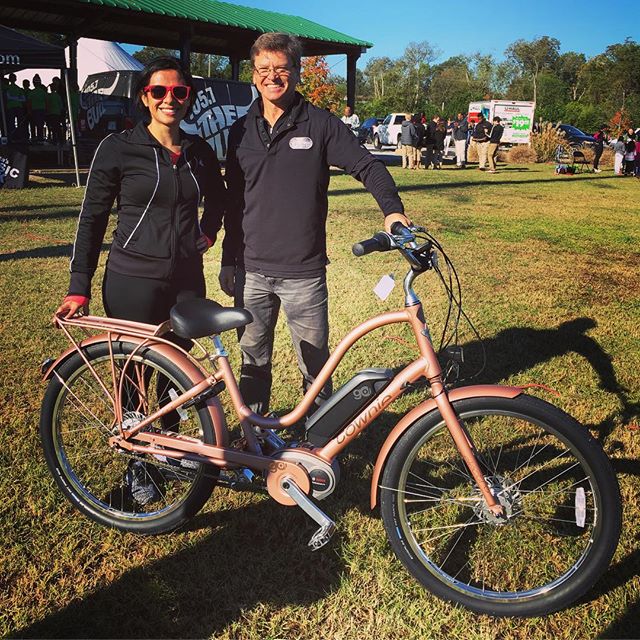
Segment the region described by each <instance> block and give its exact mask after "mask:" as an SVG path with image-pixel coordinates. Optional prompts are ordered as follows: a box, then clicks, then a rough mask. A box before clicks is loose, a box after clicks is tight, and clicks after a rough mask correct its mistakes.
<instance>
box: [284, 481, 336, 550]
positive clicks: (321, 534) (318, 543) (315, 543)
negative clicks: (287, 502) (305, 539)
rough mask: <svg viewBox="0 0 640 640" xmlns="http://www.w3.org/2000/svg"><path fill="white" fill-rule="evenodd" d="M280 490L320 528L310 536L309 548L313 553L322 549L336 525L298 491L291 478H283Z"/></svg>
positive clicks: (298, 488)
mask: <svg viewBox="0 0 640 640" xmlns="http://www.w3.org/2000/svg"><path fill="white" fill-rule="evenodd" d="M280 486H281V487H282V490H283V491H284V492H285V493H286V494H287V495H288V496H289V497H290V498H291V499H292V500H293V501H294V502H295V503H296V504H297V505H298V506H299V507H300V508H301V509H302V510H303V511H304V512H305V513H306V514H307V515H308V516H309V517H310V518H311V519H312V520H314V521H315V522H317V523H318V524H319V525H320V528H319V529H318V530H317V531H316V532H315V533H314V534H313V535H312V536H311V540H309V543H308V544H309V546H310V547H311V549H312V550H313V551H317V550H318V549H320V548H321V547H324V545H325V544H327V542H329V540H331V536H332V535H333V534H334V533H335V530H336V524H335V522H334V521H333V520H331V518H329V517H328V516H327V515H326V514H325V513H323V512H322V511H321V510H320V509H318V507H317V506H316V505H315V504H314V503H313V502H312V501H311V500H310V499H309V498H308V497H307V496H306V495H305V494H304V493H303V492H302V491H301V490H300V487H298V485H297V484H296V483H295V482H294V481H293V479H292V478H283V479H282V483H281V485H280Z"/></svg>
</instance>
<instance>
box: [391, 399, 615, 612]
mask: <svg viewBox="0 0 640 640" xmlns="http://www.w3.org/2000/svg"><path fill="white" fill-rule="evenodd" d="M453 407H454V410H455V412H456V414H457V415H458V417H459V418H460V419H461V420H462V423H463V424H464V426H465V428H466V429H467V432H468V433H469V434H470V436H471V439H472V441H473V443H474V446H475V447H476V450H477V452H478V456H479V461H480V463H481V467H482V468H483V472H484V473H485V477H486V478H487V481H488V483H489V485H490V487H492V490H493V492H494V495H496V496H497V497H498V498H499V501H500V502H501V504H503V506H504V507H505V511H506V519H505V521H504V522H503V521H500V520H496V519H495V517H492V516H491V514H490V512H488V510H487V509H486V507H485V506H484V505H485V503H484V501H483V500H482V498H481V495H480V493H479V490H477V489H476V488H475V482H473V480H472V478H471V474H470V473H469V472H468V470H467V469H466V467H465V465H464V463H463V461H462V459H461V457H460V455H459V453H458V451H457V449H456V448H455V445H454V444H453V440H452V438H451V437H450V435H449V432H448V430H447V428H446V426H445V424H444V421H443V419H442V417H441V415H440V413H439V412H438V411H434V412H431V413H430V414H428V415H426V416H423V417H422V418H420V419H419V420H417V421H416V423H414V424H413V425H412V426H411V427H410V428H409V429H408V430H407V431H406V432H405V433H404V434H403V436H402V437H401V438H400V439H399V441H398V442H397V443H396V445H395V447H394V448H393V450H392V452H391V453H390V455H389V458H388V461H387V464H386V466H385V469H384V471H383V474H382V479H381V482H380V489H379V491H380V506H381V515H382V519H383V523H384V527H385V530H386V533H387V536H388V539H389V542H390V544H391V547H392V549H393V551H394V553H395V554H396V556H397V557H398V558H399V559H400V561H401V562H402V563H403V564H404V566H405V567H406V568H407V569H408V571H409V572H410V573H411V574H412V575H413V576H414V577H415V578H416V579H417V580H418V581H419V582H420V583H421V584H422V585H423V586H424V587H426V588H427V589H428V590H429V591H431V592H432V593H434V594H435V595H437V596H439V597H440V598H443V599H445V600H448V601H451V602H454V603H457V604H460V605H462V606H464V607H466V608H468V609H470V610H472V611H475V612H477V613H484V614H489V615H492V616H527V617H528V616H537V615H545V614H549V613H551V612H553V611H557V610H559V609H563V608H565V607H567V606H568V605H569V604H571V603H572V602H574V601H575V600H577V599H578V598H579V597H580V596H582V595H583V594H585V593H586V592H587V591H588V590H589V589H590V588H591V587H592V586H593V584H594V583H595V582H596V580H598V578H599V577H600V576H601V575H602V574H603V573H604V571H605V570H606V569H607V567H608V566H609V563H610V562H611V558H612V557H613V554H614V552H615V549H616V546H617V543H618V539H619V536H620V527H621V505H620V494H619V489H618V482H617V479H616V476H615V473H614V471H613V469H612V467H611V463H610V462H609V460H608V458H607V457H606V455H605V454H604V452H603V450H602V447H601V446H600V444H599V443H598V442H597V441H596V440H595V439H594V438H593V437H592V436H591V435H590V434H589V432H588V431H587V430H586V429H585V428H584V427H582V426H581V425H580V424H579V423H578V422H577V421H576V420H574V419H573V418H572V417H571V416H569V415H568V414H566V413H565V412H563V411H561V410H560V409H558V408H557V407H555V406H553V405H551V404H549V403H547V402H545V401H543V400H540V399H538V398H533V397H531V396H526V395H524V394H523V395H520V396H517V397H515V398H512V399H508V398H494V397H482V398H470V399H464V400H460V401H458V402H455V403H453Z"/></svg>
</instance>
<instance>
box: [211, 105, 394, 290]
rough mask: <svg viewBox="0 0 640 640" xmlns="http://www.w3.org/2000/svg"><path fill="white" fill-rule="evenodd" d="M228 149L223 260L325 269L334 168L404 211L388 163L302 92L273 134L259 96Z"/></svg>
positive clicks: (287, 269)
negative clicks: (267, 125) (330, 193)
mask: <svg viewBox="0 0 640 640" xmlns="http://www.w3.org/2000/svg"><path fill="white" fill-rule="evenodd" d="M228 149H229V151H228V153H227V163H226V171H225V179H226V181H227V188H228V190H229V191H228V206H227V213H226V216H225V240H224V243H223V255H222V264H223V265H227V266H228V265H238V266H243V265H244V267H245V268H246V270H247V271H250V272H254V273H261V274H263V275H266V276H273V277H284V278H312V277H316V276H318V275H322V274H323V273H324V270H325V265H326V264H327V252H326V230H325V222H326V218H327V209H328V195H327V190H328V187H329V177H330V173H329V168H330V166H338V167H341V168H343V169H344V170H345V171H346V172H347V173H348V174H350V175H352V176H353V177H355V178H357V179H358V180H360V181H361V182H363V183H364V186H365V187H366V188H367V190H368V191H369V192H370V193H371V194H372V195H373V197H374V198H375V199H376V201H377V202H378V205H379V207H380V209H382V212H383V213H384V214H385V215H387V214H390V213H403V212H404V209H403V207H402V202H401V201H400V197H399V196H398V190H397V188H396V185H395V183H394V182H393V178H392V177H391V175H390V174H389V172H388V171H387V168H386V167H385V166H384V164H383V163H382V162H381V161H380V160H377V159H376V158H374V157H373V156H372V155H371V154H370V153H369V152H368V151H367V150H366V149H364V148H363V147H361V146H360V145H359V144H358V140H357V138H356V136H354V135H353V133H352V132H351V130H350V129H349V128H348V127H346V126H345V125H344V124H343V123H342V122H340V120H339V119H338V118H336V116H334V115H332V114H331V113H329V112H327V111H325V110H324V109H318V108H317V107H314V106H313V105H311V104H309V103H308V102H307V101H306V100H305V99H304V98H303V97H302V96H301V95H300V94H298V93H296V95H295V98H294V101H293V104H292V106H291V108H290V109H288V110H287V111H286V112H285V113H284V114H283V115H282V116H281V117H280V118H279V120H278V122H276V124H275V126H274V127H273V131H272V132H271V133H270V134H269V133H268V132H267V130H266V128H265V123H264V119H263V116H262V109H261V100H256V101H255V102H254V103H253V104H252V105H251V107H250V109H249V111H248V113H247V114H246V116H244V117H242V118H240V120H238V121H237V122H235V123H234V124H233V126H232V127H231V130H230V132H229V145H228ZM345 241H346V240H345Z"/></svg>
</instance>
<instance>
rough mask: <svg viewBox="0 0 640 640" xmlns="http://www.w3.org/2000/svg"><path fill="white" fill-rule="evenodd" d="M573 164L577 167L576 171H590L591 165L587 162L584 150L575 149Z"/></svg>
mask: <svg viewBox="0 0 640 640" xmlns="http://www.w3.org/2000/svg"><path fill="white" fill-rule="evenodd" d="M573 166H574V167H575V169H576V173H582V172H583V171H590V170H591V165H590V164H589V162H587V158H586V156H585V155H584V153H583V152H582V151H579V150H578V149H574V150H573Z"/></svg>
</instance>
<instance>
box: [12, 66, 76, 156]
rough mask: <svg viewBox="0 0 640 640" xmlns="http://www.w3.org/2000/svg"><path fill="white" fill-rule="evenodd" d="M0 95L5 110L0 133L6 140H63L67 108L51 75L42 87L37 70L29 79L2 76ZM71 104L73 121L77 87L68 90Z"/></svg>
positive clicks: (58, 82) (62, 91)
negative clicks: (18, 79) (19, 79)
mask: <svg viewBox="0 0 640 640" xmlns="http://www.w3.org/2000/svg"><path fill="white" fill-rule="evenodd" d="M2 99H3V102H4V105H5V112H6V131H5V123H1V122H0V125H1V126H2V135H3V137H5V138H7V139H8V141H9V142H13V143H25V142H31V143H35V144H46V143H49V144H55V145H59V144H62V143H64V142H65V140H66V138H67V131H68V128H67V122H68V115H69V109H68V106H67V96H66V91H65V87H64V84H63V83H62V81H61V80H60V78H58V77H55V78H53V80H52V81H51V84H50V85H49V86H48V87H46V86H45V85H44V84H43V83H42V80H41V78H40V76H39V75H38V74H35V75H34V76H33V79H32V80H31V81H29V80H26V79H25V80H23V81H22V86H18V84H17V83H16V76H15V74H13V73H12V74H10V75H9V76H8V77H5V78H2ZM71 107H72V110H73V114H74V116H75V119H76V121H77V115H78V110H79V92H78V87H77V85H76V86H73V87H72V91H71Z"/></svg>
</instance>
